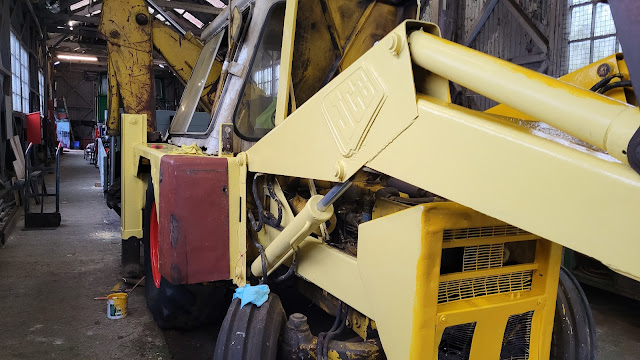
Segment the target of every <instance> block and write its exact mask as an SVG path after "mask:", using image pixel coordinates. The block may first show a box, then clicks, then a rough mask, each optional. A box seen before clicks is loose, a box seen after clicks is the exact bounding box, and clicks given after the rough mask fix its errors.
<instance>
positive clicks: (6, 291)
mask: <svg viewBox="0 0 640 360" xmlns="http://www.w3.org/2000/svg"><path fill="white" fill-rule="evenodd" d="M61 178H62V181H61V204H60V206H61V208H60V212H61V214H62V225H61V226H60V227H59V228H58V229H56V230H37V231H22V230H21V229H22V226H23V224H22V219H20V220H18V222H17V223H16V226H15V228H14V230H13V232H12V234H11V236H10V237H8V239H7V243H6V245H4V246H3V247H2V248H1V249H0V304H1V306H2V309H3V310H2V313H1V314H0V358H1V359H170V358H171V356H170V354H169V352H168V348H167V346H166V343H165V340H164V336H163V333H162V332H161V331H160V330H159V329H158V328H157V327H156V326H155V324H154V323H153V320H152V319H151V317H150V316H149V314H148V312H147V310H146V305H145V301H144V288H137V289H136V290H135V291H134V292H133V293H132V294H131V296H130V299H129V314H127V317H126V318H124V319H120V320H110V319H107V316H106V302H105V301H104V300H93V298H94V297H98V296H105V295H107V294H109V291H110V290H111V288H113V287H114V285H116V284H117V283H118V281H119V280H120V277H119V274H120V255H119V254H120V232H119V228H120V219H119V217H118V216H117V215H116V214H115V212H113V210H110V209H108V208H107V207H106V205H105V202H104V200H103V198H102V192H101V189H100V188H99V187H96V186H95V183H96V182H98V181H99V180H98V179H99V175H98V170H97V169H96V168H95V167H93V166H92V165H89V164H88V163H87V162H86V161H85V160H84V159H83V155H82V152H81V151H72V152H69V153H65V154H64V155H63V157H62V172H61ZM50 184H51V185H50V186H48V188H49V189H54V187H53V182H51V183H50Z"/></svg>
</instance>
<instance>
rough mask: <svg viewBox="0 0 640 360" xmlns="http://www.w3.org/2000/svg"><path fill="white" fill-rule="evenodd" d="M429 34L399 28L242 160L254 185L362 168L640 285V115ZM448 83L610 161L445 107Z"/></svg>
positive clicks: (415, 25)
mask: <svg viewBox="0 0 640 360" xmlns="http://www.w3.org/2000/svg"><path fill="white" fill-rule="evenodd" d="M423 29H424V30H423ZM428 32H431V33H428ZM437 33H438V31H437V29H436V28H435V27H432V26H429V25H427V24H424V23H419V22H406V23H405V24H403V25H401V26H399V27H398V28H396V29H395V30H394V31H393V32H391V33H390V34H388V35H387V36H386V37H385V38H384V39H382V40H381V41H380V42H379V44H378V45H376V46H374V47H373V48H372V49H371V50H370V51H369V52H367V53H366V54H365V55H364V56H362V57H361V58H360V59H359V60H358V61H357V62H356V63H354V64H353V65H352V66H350V67H349V68H348V69H347V70H346V71H345V72H343V73H342V74H340V75H339V76H338V77H336V78H335V79H334V80H333V81H332V82H331V83H329V85H328V86H326V87H325V88H323V89H322V90H321V91H320V92H319V93H318V94H316V95H315V96H314V97H312V98H311V99H310V100H309V101H308V102H307V103H305V104H304V105H303V106H301V107H300V108H299V109H298V110H297V111H295V112H294V113H292V114H291V115H290V116H289V117H288V118H287V119H286V120H285V121H284V122H282V124H281V125H280V126H278V127H276V128H275V129H274V130H273V131H272V132H270V133H269V134H267V135H266V136H265V137H264V138H263V139H262V140H261V141H259V142H258V143H256V144H255V145H254V146H253V147H252V148H251V149H249V150H248V151H247V152H246V154H247V158H248V169H249V171H251V172H264V173H271V174H282V175H289V176H296V177H304V178H312V179H320V180H328V181H339V182H342V181H345V180H347V179H349V178H350V177H352V176H353V175H354V174H355V173H356V172H357V171H358V170H359V169H361V168H363V167H365V166H366V167H369V168H372V169H374V170H377V171H380V172H382V173H384V174H388V175H390V176H393V177H396V178H398V179H401V180H403V181H406V182H408V183H410V184H412V185H415V186H418V187H420V188H423V189H429V191H432V192H434V193H436V194H438V195H440V196H443V197H445V198H447V199H449V200H452V201H455V202H457V203H460V204H462V205H465V206H468V207H470V208H472V209H474V210H477V211H479V212H482V213H484V214H487V215H489V216H491V217H494V218H497V219H500V220H502V221H505V222H507V223H509V224H512V225H514V226H517V227H519V228H522V229H525V230H527V231H529V232H531V233H534V234H536V235H539V236H541V237H544V238H546V239H549V240H551V241H553V242H556V243H558V244H561V245H563V246H567V247H569V248H572V249H574V250H576V251H579V252H581V253H584V254H586V255H588V256H592V257H594V258H596V259H598V260H600V261H602V262H603V263H605V264H606V265H607V266H610V267H611V268H613V269H615V270H616V271H618V272H620V273H622V274H625V275H627V276H630V277H633V278H635V279H640V264H639V263H638V261H637V259H636V254H638V253H640V243H639V242H638V235H637V228H636V220H637V218H638V216H640V210H638V206H637V205H638V204H639V203H640V175H638V174H637V173H636V172H634V171H633V170H632V169H631V168H630V167H629V166H628V165H627V156H626V150H627V146H628V144H629V141H630V139H631V137H632V136H633V134H634V133H635V132H636V131H637V129H638V127H639V126H640V112H639V110H638V108H636V107H633V106H630V105H627V104H624V103H622V102H619V101H616V100H613V99H611V98H608V97H605V96H601V95H598V94H595V93H592V92H589V91H587V90H585V89H581V88H578V87H576V86H572V85H569V84H567V83H564V82H562V81H558V80H555V79H552V78H550V77H547V76H544V75H541V74H538V73H536V72H534V71H530V70H527V69H525V68H522V67H519V66H516V65H513V64H511V63H508V62H506V61H502V60H498V59H495V58H493V57H490V56H488V55H485V54H482V53H480V52H477V51H474V50H471V49H468V48H466V47H463V46H461V45H458V44H455V43H452V42H449V41H446V40H443V39H441V38H439V37H438V36H437ZM412 65H417V66H418V67H419V68H420V69H422V70H420V71H416V72H415V73H414V72H413V71H412ZM445 79H449V80H451V81H454V82H456V83H458V84H460V85H462V86H465V87H467V88H469V89H471V90H473V91H475V92H477V93H480V94H482V95H485V96H488V97H490V98H492V99H494V100H496V101H499V102H500V103H502V104H505V105H508V106H510V107H512V108H513V109H516V110H518V111H520V112H522V113H524V114H527V115H529V116H531V117H532V118H534V119H536V120H540V121H543V122H545V123H547V124H550V125H552V126H554V127H555V128H557V129H560V130H562V131H564V132H566V133H568V134H570V135H573V136H575V137H577V138H579V139H581V140H583V141H586V142H588V143H590V144H593V145H595V146H597V147H599V148H601V149H603V150H607V151H608V153H609V155H611V156H613V157H614V158H616V159H617V160H618V161H615V160H613V159H611V158H609V157H607V156H603V155H602V154H600V153H596V152H593V151H588V150H586V149H583V148H580V147H578V146H573V145H572V144H567V143H566V142H565V143H563V142H561V141H558V140H556V141H554V140H555V139H553V138H551V137H542V136H541V134H539V133H536V132H534V131H533V130H531V129H528V128H526V127H522V126H518V125H517V124H515V123H513V122H511V121H509V120H507V119H505V118H502V117H496V116H492V115H489V114H486V113H482V112H478V111H472V110H469V109H466V108H462V107H459V106H456V105H453V104H451V103H450V102H449V101H448V98H447V97H448V96H446V95H445V94H447V86H446V85H447V82H446V80H445ZM350 104H358V105H359V106H351V105H350ZM301 134H310V135H309V136H301ZM311 134H312V135H311ZM284 139H286V141H285V140H284ZM319 149H321V150H319ZM276 158H277V159H278V161H277V162H276V161H273V159H276ZM621 249H625V250H624V251H621Z"/></svg>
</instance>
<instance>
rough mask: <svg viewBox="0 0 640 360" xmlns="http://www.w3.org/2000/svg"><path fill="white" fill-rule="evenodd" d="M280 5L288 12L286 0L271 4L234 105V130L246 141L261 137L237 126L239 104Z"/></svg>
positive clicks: (232, 118) (232, 116) (254, 140)
mask: <svg viewBox="0 0 640 360" xmlns="http://www.w3.org/2000/svg"><path fill="white" fill-rule="evenodd" d="M280 5H284V6H285V13H286V5H287V2H286V0H280V1H276V2H274V3H273V4H271V6H270V8H269V10H268V11H267V13H266V15H265V17H264V19H263V21H262V26H261V28H260V35H259V36H258V38H257V41H256V47H255V49H254V51H253V53H252V54H251V59H250V61H249V62H248V63H247V66H246V73H245V75H244V79H242V85H241V87H240V89H241V90H240V91H239V92H238V96H237V98H236V104H235V106H234V109H233V113H232V115H231V122H232V123H233V132H234V133H235V134H236V136H238V137H239V138H240V139H242V140H244V141H250V142H257V141H259V140H260V139H259V138H254V137H250V136H246V135H245V134H242V133H240V131H239V130H238V127H237V126H236V118H237V116H238V110H239V108H240V106H238V104H240V101H241V100H242V97H243V96H244V92H245V90H246V87H247V83H248V82H249V79H250V78H252V76H251V69H252V68H253V64H254V62H255V60H256V56H257V54H258V46H260V44H262V39H263V37H264V34H265V33H266V31H267V25H268V24H267V23H268V21H269V19H270V17H271V15H272V14H273V12H274V11H275V9H276V7H278V6H280ZM284 26H285V24H283V25H282V29H283V31H284ZM281 61H282V58H281ZM272 81H273V79H272ZM279 81H280V79H279V78H278V81H276V83H275V89H276V94H275V96H276V98H277V97H278V89H279V87H278V86H279V84H278V83H279Z"/></svg>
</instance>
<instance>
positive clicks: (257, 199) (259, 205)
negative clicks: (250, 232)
mask: <svg viewBox="0 0 640 360" xmlns="http://www.w3.org/2000/svg"><path fill="white" fill-rule="evenodd" d="M258 176H260V174H259V173H258V174H255V175H254V176H253V183H252V185H251V192H252V193H253V200H254V201H255V202H256V207H257V208H258V223H257V224H256V223H255V222H254V221H252V225H253V229H254V230H255V231H256V232H260V230H262V226H263V222H262V202H261V201H260V197H259V196H258ZM249 215H251V213H249ZM251 218H252V219H253V216H251Z"/></svg>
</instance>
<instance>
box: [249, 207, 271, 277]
mask: <svg viewBox="0 0 640 360" xmlns="http://www.w3.org/2000/svg"><path fill="white" fill-rule="evenodd" d="M249 216H250V217H252V218H253V215H251V213H249ZM251 230H252V229H251V228H250V227H249V224H247V232H248V233H249V238H251V241H252V242H253V245H255V247H257V248H258V251H260V261H261V263H262V279H261V280H260V284H266V283H267V278H268V271H267V265H268V264H267V255H266V254H265V252H264V246H262V244H260V243H259V242H258V240H256V238H255V236H253V232H252V231H251Z"/></svg>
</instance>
